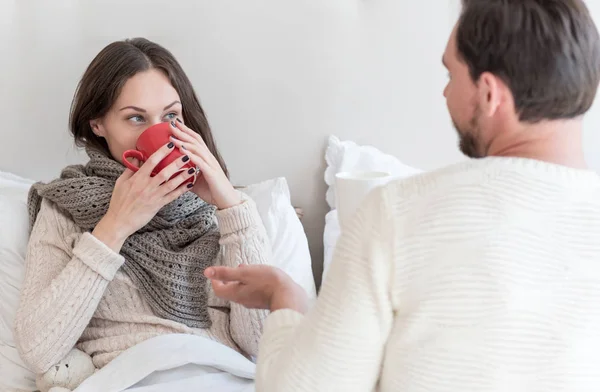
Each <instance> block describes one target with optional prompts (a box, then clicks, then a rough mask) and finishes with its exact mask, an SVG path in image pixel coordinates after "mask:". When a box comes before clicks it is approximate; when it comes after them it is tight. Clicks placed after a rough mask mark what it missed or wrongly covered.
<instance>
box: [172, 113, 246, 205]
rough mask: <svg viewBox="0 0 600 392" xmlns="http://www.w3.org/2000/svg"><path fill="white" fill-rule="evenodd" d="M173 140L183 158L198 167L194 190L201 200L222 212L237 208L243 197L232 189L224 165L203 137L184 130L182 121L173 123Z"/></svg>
mask: <svg viewBox="0 0 600 392" xmlns="http://www.w3.org/2000/svg"><path fill="white" fill-rule="evenodd" d="M171 128H172V130H173V137H172V138H171V140H172V141H173V143H175V146H177V148H179V149H180V151H181V152H182V153H183V154H187V155H189V157H190V160H191V161H192V162H193V163H194V164H195V165H196V166H198V168H199V169H200V173H199V175H198V179H197V180H196V183H195V184H194V187H193V188H192V189H191V190H192V192H194V193H195V194H196V195H198V197H200V198H201V199H202V200H204V201H205V202H207V203H210V204H213V205H214V206H216V207H217V208H218V209H219V210H224V209H226V208H230V207H234V206H236V205H238V204H240V203H241V202H242V199H241V197H240V194H239V193H238V192H237V191H236V190H235V189H234V188H233V185H231V182H229V179H228V178H227V176H226V175H225V172H223V169H222V168H221V165H219V162H218V161H217V159H216V158H215V157H214V156H213V154H212V153H211V152H210V151H209V149H208V147H207V146H206V144H205V143H204V140H202V137H201V136H200V135H198V134H197V133H196V132H194V131H192V130H191V129H190V128H188V127H187V126H185V125H184V124H183V123H182V122H181V120H179V119H177V121H171Z"/></svg>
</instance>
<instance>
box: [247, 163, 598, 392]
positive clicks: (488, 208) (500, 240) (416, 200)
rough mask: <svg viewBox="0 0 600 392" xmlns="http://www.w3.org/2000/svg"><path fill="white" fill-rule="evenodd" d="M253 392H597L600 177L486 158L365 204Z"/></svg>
mask: <svg viewBox="0 0 600 392" xmlns="http://www.w3.org/2000/svg"><path fill="white" fill-rule="evenodd" d="M256 385H257V390H258V391H260V392H263V391H285V392H294V391H306V392H316V391H327V392H332V391H344V392H352V391H356V392H366V391H372V390H377V391H385V392H388V391H402V392H426V391H427V392H430V391H435V392H479V391H481V392H484V391H485V392H553V391H565V392H566V391H570V392H574V391H577V392H584V391H590V392H592V391H594V392H597V391H600V179H599V178H598V176H597V175H596V174H595V173H593V172H588V171H582V170H575V169H569V168H566V167H562V166H556V165H551V164H546V163H542V162H538V161H532V160H525V159H516V158H514V159H507V158H487V159H483V160H476V161H469V162H465V163H461V164H458V165H455V166H452V167H449V168H446V169H443V170H440V171H435V172H432V173H426V174H424V175H419V176H416V177H413V178H410V179H407V180H403V181H399V182H394V183H392V184H389V185H388V186H386V187H385V188H383V189H381V190H379V191H376V192H375V193H374V194H372V195H371V196H370V198H369V200H368V201H367V202H366V203H365V205H364V206H363V207H362V209H361V210H360V211H359V212H358V214H357V215H356V216H355V218H354V221H353V222H352V224H351V225H350V227H349V228H348V230H347V231H346V232H344V233H343V234H342V237H341V238H340V240H339V242H338V246H337V248H336V252H335V255H334V259H333V262H332V265H331V269H330V271H329V273H328V275H327V277H326V279H325V281H324V284H323V286H322V288H321V292H320V294H319V298H318V301H317V304H316V306H315V307H314V308H312V310H311V311H310V312H309V313H308V314H307V315H306V316H301V315H300V314H298V313H295V312H293V311H290V310H282V311H277V312H274V313H273V314H271V315H270V316H269V317H268V319H267V321H266V323H265V330H264V334H263V338H262V341H261V345H260V354H259V357H258V367H257V384H256Z"/></svg>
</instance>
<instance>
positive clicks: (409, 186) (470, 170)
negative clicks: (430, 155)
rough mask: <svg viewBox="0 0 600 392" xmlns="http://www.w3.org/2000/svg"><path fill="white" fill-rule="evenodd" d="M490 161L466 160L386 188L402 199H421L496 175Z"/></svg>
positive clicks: (394, 182)
mask: <svg viewBox="0 0 600 392" xmlns="http://www.w3.org/2000/svg"><path fill="white" fill-rule="evenodd" d="M493 166H494V165H492V164H491V162H490V161H487V160H484V159H481V160H476V159H472V160H468V161H462V162H458V163H454V164H451V165H447V166H444V167H441V168H439V169H435V170H431V171H426V172H422V173H419V174H416V175H414V176H411V177H406V178H400V179H396V180H393V181H391V182H390V183H389V184H388V185H387V186H386V187H387V191H388V192H390V193H394V194H397V196H399V197H402V198H403V199H408V198H411V197H422V196H426V195H429V194H432V193H439V192H440V191H444V190H450V189H452V188H458V187H462V186H470V185H473V184H479V183H482V182H483V181H485V180H486V178H489V177H490V176H493V175H494V173H497V172H498V170H497V168H494V167H493Z"/></svg>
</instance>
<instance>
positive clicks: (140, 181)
mask: <svg viewBox="0 0 600 392" xmlns="http://www.w3.org/2000/svg"><path fill="white" fill-rule="evenodd" d="M174 147H175V146H174V144H173V143H169V144H167V145H165V146H163V147H161V148H160V149H159V150H157V151H156V152H155V153H154V154H152V155H151V156H150V158H148V160H147V161H146V162H145V163H144V164H143V165H142V167H140V169H139V170H138V171H137V172H135V173H134V172H133V171H131V170H130V169H126V170H125V172H124V173H123V174H122V175H121V176H120V177H119V178H118V179H117V181H116V183H115V188H114V190H113V194H112V197H111V199H110V205H109V207H108V211H107V212H106V215H105V216H104V217H103V218H102V219H101V220H100V222H98V225H97V226H96V227H95V228H94V231H93V232H92V234H93V235H94V236H96V237H97V238H98V239H100V240H101V241H103V242H104V243H105V244H106V245H108V246H109V247H111V248H112V249H113V250H115V251H117V252H118V251H119V250H120V249H121V247H122V246H123V243H124V242H125V240H126V239H127V237H129V236H130V235H131V234H133V233H135V232H136V231H138V230H139V229H141V228H142V227H144V226H145V225H146V224H147V223H148V222H150V220H151V219H152V218H153V217H154V216H155V215H156V213H157V212H158V211H159V210H160V209H161V208H162V207H163V206H165V205H166V204H168V203H170V202H172V201H173V200H175V199H177V198H178V197H179V196H181V195H182V194H183V193H185V192H186V191H189V190H190V188H189V187H188V186H187V185H182V184H183V183H184V181H186V180H187V179H188V178H190V177H191V176H192V175H193V174H194V171H193V170H191V172H189V171H188V172H184V173H181V174H180V175H178V176H177V177H175V178H173V179H172V180H169V178H171V176H173V174H175V173H176V172H177V171H178V170H179V169H180V168H181V167H182V166H183V165H185V162H184V161H183V159H184V157H182V158H180V159H177V160H176V161H174V162H172V163H171V164H170V165H169V166H167V167H166V168H164V169H163V170H161V172H160V173H158V174H157V175H156V176H154V177H151V173H152V170H154V168H155V167H156V165H158V163H159V162H161V161H162V160H163V159H164V158H165V157H166V156H167V155H169V154H170V153H171V151H173V148H174Z"/></svg>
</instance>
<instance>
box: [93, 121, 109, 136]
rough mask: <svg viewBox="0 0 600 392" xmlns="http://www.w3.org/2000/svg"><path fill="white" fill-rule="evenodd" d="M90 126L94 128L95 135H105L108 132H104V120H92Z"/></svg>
mask: <svg viewBox="0 0 600 392" xmlns="http://www.w3.org/2000/svg"><path fill="white" fill-rule="evenodd" d="M90 128H92V132H94V135H96V136H100V137H105V136H106V133H105V132H104V127H103V126H102V122H101V121H100V120H90Z"/></svg>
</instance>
